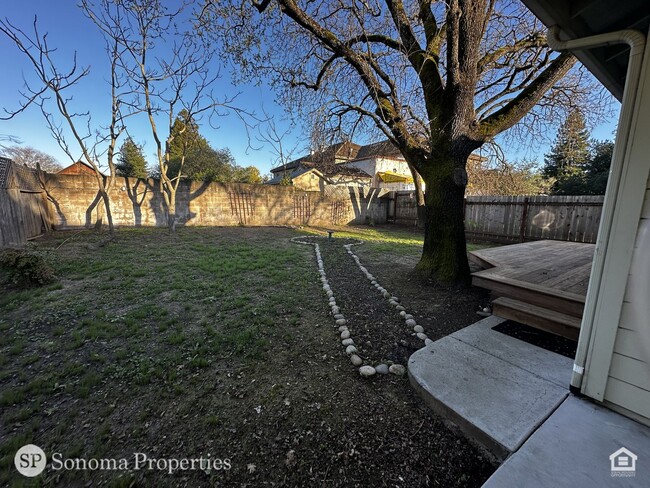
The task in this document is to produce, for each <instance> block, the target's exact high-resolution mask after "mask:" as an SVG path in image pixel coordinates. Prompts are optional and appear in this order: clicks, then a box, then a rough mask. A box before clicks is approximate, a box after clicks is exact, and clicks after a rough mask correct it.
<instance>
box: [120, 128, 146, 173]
mask: <svg viewBox="0 0 650 488" xmlns="http://www.w3.org/2000/svg"><path fill="white" fill-rule="evenodd" d="M115 169H116V170H117V174H118V175H119V176H128V177H131V178H146V177H147V161H146V159H145V158H144V155H143V154H142V146H140V145H138V144H136V143H135V142H134V141H133V139H131V138H130V137H129V138H128V139H127V140H126V141H124V144H122V147H121V148H120V152H119V153H118V155H117V164H116V165H115Z"/></svg>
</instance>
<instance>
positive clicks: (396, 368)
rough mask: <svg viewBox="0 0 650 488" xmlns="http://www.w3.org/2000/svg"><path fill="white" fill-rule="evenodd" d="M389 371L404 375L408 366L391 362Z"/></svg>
mask: <svg viewBox="0 0 650 488" xmlns="http://www.w3.org/2000/svg"><path fill="white" fill-rule="evenodd" d="M388 371H390V372H391V373H393V374H394V375H397V376H404V373H406V368H405V367H404V366H402V365H401V364H391V365H390V368H388Z"/></svg>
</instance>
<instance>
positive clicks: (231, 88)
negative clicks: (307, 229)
mask: <svg viewBox="0 0 650 488" xmlns="http://www.w3.org/2000/svg"><path fill="white" fill-rule="evenodd" d="M35 14H36V15H38V24H39V29H40V30H41V32H42V33H44V32H47V33H48V38H49V42H50V45H51V46H52V47H57V49H58V51H57V56H58V57H59V58H58V59H60V60H61V62H62V63H64V65H65V66H70V63H71V61H72V56H73V54H74V52H75V51H76V52H77V57H78V58H77V59H78V64H79V65H82V66H90V69H91V74H90V76H89V77H87V78H86V79H84V80H83V82H82V84H80V85H79V86H78V87H75V89H74V99H73V102H72V103H73V104H74V107H75V109H76V110H78V111H79V112H84V111H89V112H90V113H91V114H92V115H93V124H95V125H101V124H103V125H106V122H107V116H108V115H109V114H108V107H109V103H110V92H109V86H108V84H107V83H106V79H107V76H108V72H107V64H106V62H105V58H104V44H103V41H102V39H101V37H100V36H99V35H98V33H97V31H96V28H95V27H94V26H93V25H92V24H91V23H90V22H89V21H88V20H87V19H86V18H85V17H84V16H83V15H82V13H81V11H80V10H79V8H78V7H77V6H76V2H74V1H70V0H63V1H52V0H29V1H23V2H6V3H5V4H3V11H2V16H3V17H4V18H8V19H9V20H10V21H11V22H12V23H13V24H14V25H17V26H19V27H21V28H23V29H25V30H26V31H30V29H31V24H32V22H33V19H34V15H35ZM0 66H3V67H4V70H3V78H2V89H1V90H0V109H7V110H15V109H16V108H18V107H19V100H20V96H19V93H18V92H19V90H21V89H22V87H23V84H24V79H26V80H28V81H29V80H33V79H34V78H33V75H32V72H31V67H30V65H29V64H28V62H27V60H26V59H25V58H24V55H23V54H22V53H20V52H19V51H18V50H17V49H16V48H15V47H14V46H13V45H12V44H11V42H10V41H9V40H8V39H7V38H6V37H5V36H4V35H2V37H0ZM227 71H228V70H227V69H222V70H221V72H222V74H223V78H222V79H220V80H218V81H217V86H215V87H214V88H215V91H216V92H219V93H224V94H227V95H231V96H232V95H235V94H237V93H239V95H238V97H237V100H236V102H235V105H237V106H239V107H241V108H243V109H246V110H248V111H252V112H255V113H257V114H260V115H261V113H262V110H264V111H266V112H267V113H268V114H270V115H272V116H274V117H275V119H276V124H277V126H278V128H279V129H280V131H284V130H285V129H286V128H288V127H289V123H288V121H287V120H286V116H285V114H284V111H283V109H282V108H281V107H280V106H279V105H278V104H277V103H276V101H275V94H274V93H273V91H272V90H271V89H270V88H269V87H268V86H266V85H264V84H262V85H260V86H252V85H241V84H239V85H237V86H235V85H233V83H232V82H231V81H230V79H229V77H228V73H227ZM102 117H103V118H102ZM616 118H617V116H613V117H612V119H611V121H610V122H609V123H607V124H603V125H601V126H598V127H596V128H594V130H593V131H592V137H595V138H598V139H612V138H613V135H612V132H613V130H614V126H615V122H616ZM214 122H215V123H216V124H217V128H213V127H210V125H209V124H208V123H203V124H202V125H201V132H202V134H203V135H204V136H205V137H206V138H207V139H208V141H209V142H210V144H211V145H212V146H213V147H215V148H223V147H228V148H229V149H230V150H231V151H232V153H233V155H234V157H235V160H236V161H237V163H238V164H239V165H242V166H248V165H254V166H257V167H258V168H259V169H260V171H261V172H262V173H263V174H264V173H268V172H269V170H270V169H271V167H272V166H273V165H274V161H275V156H274V153H273V148H272V147H270V146H269V145H268V144H264V143H262V142H260V141H259V140H257V138H256V135H255V133H254V132H253V133H252V134H251V137H250V138H249V137H247V134H246V131H245V128H244V125H243V124H242V123H241V121H240V120H239V118H238V117H236V116H234V115H230V116H226V117H219V118H218V119H215V121H214ZM128 125H129V131H130V133H131V135H132V136H133V138H134V139H135V140H136V142H138V143H140V144H144V152H145V156H146V157H147V159H148V161H149V162H150V163H154V158H153V152H154V145H153V140H152V138H151V136H150V130H149V128H148V126H147V124H146V121H145V120H144V118H143V117H140V118H139V119H138V118H134V119H131V120H130V121H129V124H128ZM0 134H3V135H12V136H15V137H18V138H19V139H20V140H21V141H22V143H23V144H24V145H29V146H33V147H35V148H37V149H39V150H41V151H44V152H46V153H49V154H51V155H53V156H54V157H55V158H57V159H58V160H59V162H61V163H62V164H64V165H67V164H68V163H69V162H70V160H69V158H68V157H67V156H66V155H65V153H64V152H63V151H62V150H61V149H60V148H59V147H58V145H57V144H56V142H55V141H54V139H53V138H52V136H51V135H50V133H49V131H48V129H47V127H46V126H45V123H44V121H43V116H42V114H41V112H40V110H39V109H38V107H32V108H30V109H28V110H27V111H25V112H24V113H21V114H19V115H18V116H16V117H15V118H14V119H12V120H9V121H0ZM362 142H363V141H362ZM251 146H253V147H251ZM295 146H297V147H298V150H297V152H296V153H295V154H294V156H296V157H297V156H299V155H300V154H298V153H301V152H302V151H303V150H305V149H306V148H307V142H306V137H305V136H304V135H303V130H302V129H301V128H300V127H297V128H295V129H293V130H292V132H291V134H290V135H289V136H288V137H287V140H286V141H285V147H290V148H293V147H295ZM547 150H548V147H547V146H542V147H539V148H533V149H532V150H531V149H530V148H528V149H522V148H504V151H505V154H506V157H507V159H509V160H518V159H522V158H527V159H537V160H538V161H541V160H542V158H543V154H544V152H546V151H547ZM75 151H76V152H75V153H74V154H75V155H76V154H80V152H79V151H78V150H77V148H76V147H75Z"/></svg>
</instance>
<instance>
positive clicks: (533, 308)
mask: <svg viewBox="0 0 650 488" xmlns="http://www.w3.org/2000/svg"><path fill="white" fill-rule="evenodd" d="M492 313H494V315H497V316H499V317H503V318H504V319H510V320H514V321H516V322H521V323H522V324H526V325H530V326H531V327H536V328H538V329H542V330H545V331H547V332H551V333H552V334H557V335H561V336H563V337H566V338H567V339H571V340H574V341H577V340H578V336H579V335H580V322H581V319H580V318H578V317H574V316H573V315H567V314H565V313H562V312H556V311H555V310H550V309H548V308H544V307H539V306H537V305H532V304H530V303H526V302H522V301H521V300H514V299H512V298H508V297H500V298H497V299H495V300H493V301H492Z"/></svg>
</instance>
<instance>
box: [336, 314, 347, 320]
mask: <svg viewBox="0 0 650 488" xmlns="http://www.w3.org/2000/svg"><path fill="white" fill-rule="evenodd" d="M334 318H335V319H336V320H338V319H344V318H345V317H344V316H343V314H340V313H337V314H334Z"/></svg>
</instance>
